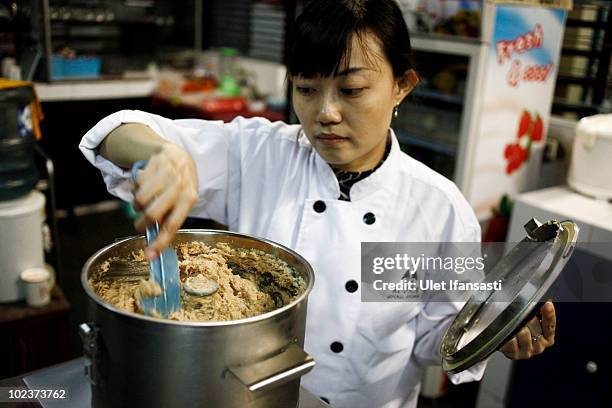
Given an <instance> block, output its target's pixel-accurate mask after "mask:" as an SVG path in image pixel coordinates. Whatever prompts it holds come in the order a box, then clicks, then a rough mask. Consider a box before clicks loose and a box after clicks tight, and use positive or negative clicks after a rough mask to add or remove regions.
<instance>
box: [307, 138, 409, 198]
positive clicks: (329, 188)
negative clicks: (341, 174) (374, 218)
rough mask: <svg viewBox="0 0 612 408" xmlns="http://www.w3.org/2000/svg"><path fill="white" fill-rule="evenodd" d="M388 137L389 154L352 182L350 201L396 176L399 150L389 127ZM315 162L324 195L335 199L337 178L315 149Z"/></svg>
mask: <svg viewBox="0 0 612 408" xmlns="http://www.w3.org/2000/svg"><path fill="white" fill-rule="evenodd" d="M389 137H390V138H391V151H390V152H389V155H388V156H387V158H386V160H385V161H384V162H383V164H382V165H381V166H380V167H379V168H378V169H377V170H376V171H375V172H374V173H372V174H370V175H369V176H368V177H366V178H364V179H363V180H359V181H358V182H356V183H355V184H353V187H351V201H358V200H360V199H363V198H366V197H367V196H368V195H369V194H372V193H374V192H375V191H377V190H378V189H380V188H381V187H382V186H383V185H384V184H386V183H389V181H390V180H391V178H394V177H396V176H397V163H398V160H399V156H400V154H401V150H400V146H399V142H398V141H397V137H396V136H395V132H393V129H391V128H389ZM313 150H314V149H313ZM315 162H316V168H317V173H318V175H319V179H320V181H321V185H322V186H323V188H324V189H325V192H326V195H327V194H328V195H327V197H329V198H332V197H333V198H334V199H337V198H338V197H340V185H339V184H338V179H337V178H336V175H335V174H334V171H333V169H332V168H331V166H330V165H329V163H327V162H326V161H325V160H324V159H323V158H322V157H321V156H320V155H319V154H318V153H317V152H316V150H315Z"/></svg>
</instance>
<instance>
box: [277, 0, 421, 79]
mask: <svg viewBox="0 0 612 408" xmlns="http://www.w3.org/2000/svg"><path fill="white" fill-rule="evenodd" d="M367 32H372V33H373V34H374V35H376V37H377V38H378V40H379V41H380V46H381V48H382V50H383V52H384V54H385V55H384V56H385V57H386V58H387V60H388V61H389V63H390V64H391V67H392V68H393V75H394V76H395V77H396V78H397V77H399V76H401V75H403V74H404V73H405V72H406V71H407V70H409V69H414V68H415V65H414V61H413V56H412V49H411V47H410V35H409V34H408V28H407V26H406V22H405V21H404V17H403V15H402V11H401V10H400V8H399V6H398V5H397V3H396V0H312V1H310V2H309V3H308V4H307V5H306V6H305V7H304V10H303V12H302V14H300V16H299V17H298V18H297V19H296V21H295V24H294V27H293V32H292V35H291V37H290V38H291V40H290V44H289V47H288V49H287V71H288V74H289V75H290V76H303V77H306V78H311V77H314V76H317V75H320V76H323V77H327V76H331V75H332V74H336V73H338V71H340V70H342V69H345V68H347V65H348V62H349V61H350V50H351V41H352V38H353V35H354V34H356V35H357V36H359V39H360V40H362V39H363V37H362V36H363V35H364V34H365V33H367ZM361 45H362V46H363V45H364V43H363V41H362V42H361Z"/></svg>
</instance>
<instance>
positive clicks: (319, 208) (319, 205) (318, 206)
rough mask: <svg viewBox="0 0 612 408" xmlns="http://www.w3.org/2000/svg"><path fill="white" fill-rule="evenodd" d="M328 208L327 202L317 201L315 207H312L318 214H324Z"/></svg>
mask: <svg viewBox="0 0 612 408" xmlns="http://www.w3.org/2000/svg"><path fill="white" fill-rule="evenodd" d="M326 207H327V206H326V205H325V202H324V201H321V200H317V201H315V203H314V205H313V206H312V208H314V210H315V211H316V212H318V213H322V212H323V211H325V208H326Z"/></svg>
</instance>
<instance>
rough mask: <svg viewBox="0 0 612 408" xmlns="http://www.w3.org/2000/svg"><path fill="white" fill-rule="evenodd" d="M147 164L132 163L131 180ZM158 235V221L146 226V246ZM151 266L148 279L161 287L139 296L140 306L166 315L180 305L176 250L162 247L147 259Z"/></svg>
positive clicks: (146, 310)
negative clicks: (153, 293)
mask: <svg viewBox="0 0 612 408" xmlns="http://www.w3.org/2000/svg"><path fill="white" fill-rule="evenodd" d="M146 165H147V161H146V160H140V161H137V162H136V163H134V166H133V167H132V180H133V181H134V182H136V172H137V171H138V170H141V169H143V168H144V167H145V166H146ZM158 235H159V223H158V222H157V221H156V222H155V225H152V226H150V227H147V229H146V233H145V238H146V242H147V246H149V245H151V244H152V243H153V241H155V238H157V236H158ZM149 266H150V267H151V276H150V279H151V280H152V281H154V282H156V283H157V284H158V285H159V286H160V287H161V289H162V294H161V295H159V296H150V297H142V298H140V306H141V307H142V309H143V311H144V312H145V314H147V315H149V316H152V315H154V314H157V315H159V316H161V317H168V315H169V314H170V313H172V312H176V311H178V310H179V309H180V307H181V296H180V283H179V268H178V258H177V257H176V252H175V251H174V249H173V248H172V247H170V246H168V247H166V248H164V249H163V250H162V251H161V253H160V254H159V256H158V257H157V258H155V259H153V260H152V261H149Z"/></svg>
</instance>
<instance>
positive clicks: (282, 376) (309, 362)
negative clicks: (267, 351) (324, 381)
mask: <svg viewBox="0 0 612 408" xmlns="http://www.w3.org/2000/svg"><path fill="white" fill-rule="evenodd" d="M314 365H315V361H314V359H313V358H312V357H311V356H310V355H308V354H307V353H306V352H305V351H304V350H303V349H302V348H301V347H300V346H298V345H297V344H295V343H291V344H290V345H289V346H288V347H287V348H286V349H285V350H284V351H282V352H281V353H280V354H277V355H275V356H274V357H271V358H269V359H267V360H264V361H260V362H257V363H253V364H249V365H243V366H235V367H230V368H229V371H230V372H231V373H232V374H234V376H236V378H238V380H240V382H241V383H242V384H244V385H245V386H246V387H247V388H248V389H249V391H251V392H254V391H265V390H268V389H270V388H273V387H276V386H277V385H280V384H284V383H286V382H289V381H292V380H294V379H296V378H299V377H301V376H302V375H304V374H306V373H307V372H309V371H310V370H312V368H313V367H314Z"/></svg>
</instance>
